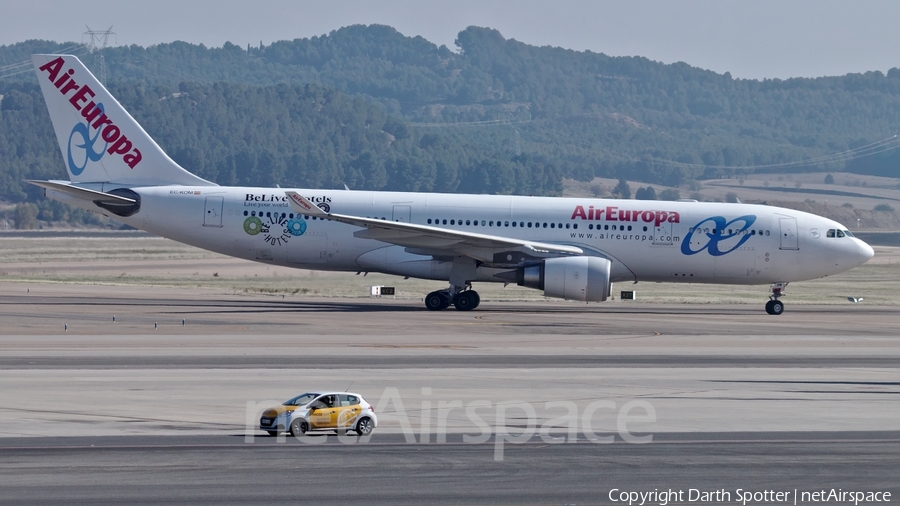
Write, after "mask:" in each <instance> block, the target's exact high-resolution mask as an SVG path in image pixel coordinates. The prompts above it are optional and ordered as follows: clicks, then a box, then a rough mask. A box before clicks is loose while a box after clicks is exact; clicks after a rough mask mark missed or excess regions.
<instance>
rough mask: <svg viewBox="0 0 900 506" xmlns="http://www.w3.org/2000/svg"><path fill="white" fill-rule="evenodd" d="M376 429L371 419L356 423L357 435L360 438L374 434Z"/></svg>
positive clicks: (363, 419)
mask: <svg viewBox="0 0 900 506" xmlns="http://www.w3.org/2000/svg"><path fill="white" fill-rule="evenodd" d="M374 428H375V425H374V424H373V423H372V419H371V418H368V417H367V418H362V419H360V420H359V421H358V422H356V433H357V434H359V435H360V436H368V435H369V434H371V433H372V429H374Z"/></svg>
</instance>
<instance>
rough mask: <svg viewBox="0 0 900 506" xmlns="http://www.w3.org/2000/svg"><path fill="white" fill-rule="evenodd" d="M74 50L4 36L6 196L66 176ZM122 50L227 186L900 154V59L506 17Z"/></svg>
mask: <svg viewBox="0 0 900 506" xmlns="http://www.w3.org/2000/svg"><path fill="white" fill-rule="evenodd" d="M60 51H67V52H74V53H75V54H79V55H80V56H81V58H82V59H83V61H84V62H85V63H86V64H87V65H88V66H89V67H90V68H92V70H95V71H96V70H97V68H98V61H97V59H96V57H95V55H93V54H91V53H89V52H88V51H87V50H86V48H84V47H83V46H79V45H76V44H72V43H61V44H60V43H54V42H47V41H27V42H23V43H20V44H16V45H12V46H2V47H0V95H3V99H2V102H0V199H2V200H6V201H8V202H18V201H21V200H23V199H28V200H36V197H37V192H36V191H33V190H31V189H28V188H25V187H23V185H22V183H21V181H22V180H23V179H26V178H63V177H64V172H63V164H62V160H61V156H60V154H59V150H58V148H57V146H56V143H55V141H54V138H53V135H52V130H51V127H50V124H49V118H48V116H47V113H46V110H45V108H44V104H43V100H42V98H41V97H40V93H39V91H38V87H37V81H36V77H35V75H34V73H33V71H29V69H28V68H27V66H23V65H19V64H21V62H24V61H26V60H28V58H29V55H30V54H32V53H37V52H60ZM104 57H105V61H106V65H107V67H108V85H109V87H110V89H111V91H112V92H113V93H114V94H115V95H116V96H117V97H118V98H119V100H120V101H121V102H122V103H123V104H124V105H125V107H127V108H128V109H129V110H130V111H131V112H132V113H133V114H134V115H135V117H136V118H137V119H138V121H140V122H141V123H142V124H143V125H144V126H145V128H146V129H147V130H148V132H149V133H150V134H151V135H153V136H154V137H155V138H156V139H157V141H158V142H159V143H160V144H161V145H162V146H163V148H164V149H166V150H167V151H168V152H169V153H170V154H171V155H172V156H173V158H175V159H176V160H177V161H178V162H179V163H181V164H182V165H184V166H185V167H186V168H188V169H189V170H191V171H194V172H196V173H198V174H199V175H201V176H203V177H206V178H210V179H212V180H215V181H216V182H218V183H221V184H253V185H273V184H276V183H277V184H280V185H282V186H286V185H290V186H294V185H298V186H321V187H340V186H341V185H342V184H344V183H346V184H348V185H349V186H351V187H353V188H368V189H390V190H418V191H428V190H434V191H451V192H454V191H458V192H462V191H465V192H478V193H524V194H548V195H554V194H558V193H559V192H560V191H561V181H562V178H563V177H569V178H573V179H576V180H581V181H587V180H590V179H592V178H594V177H613V178H622V177H624V178H627V179H629V180H639V181H646V182H651V183H657V184H664V185H667V186H679V185H683V184H686V183H688V182H689V181H690V180H692V179H695V178H706V179H708V178H718V177H728V176H732V175H736V176H746V175H747V174H749V173H753V172H803V171H832V172H840V171H853V172H857V173H863V174H873V175H881V176H890V177H896V176H897V175H898V167H900V150H891V149H889V148H892V147H895V146H897V145H900V143H898V141H897V139H895V138H892V136H893V135H895V134H897V133H900V69H896V68H895V69H891V70H890V71H889V72H888V73H887V75H884V74H882V73H880V72H869V73H866V74H851V75H846V76H840V77H827V78H818V79H789V80H764V81H757V80H740V79H732V78H731V76H730V75H728V74H724V75H721V74H716V73H714V72H710V71H706V70H702V69H698V68H695V67H691V66H689V65H687V64H685V63H676V64H671V65H665V64H661V63H658V62H654V61H651V60H648V59H646V58H640V57H610V56H606V55H604V54H600V53H592V52H589V51H586V52H578V51H570V50H565V49H560V48H553V47H535V46H529V45H527V44H524V43H521V42H518V41H515V40H511V39H505V38H504V37H503V36H502V35H501V34H500V33H499V32H497V31H496V30H491V29H487V28H477V27H470V28H467V29H466V30H463V31H462V32H460V33H459V35H458V39H457V47H456V48H454V49H453V50H451V49H449V48H447V47H445V46H441V47H438V46H436V45H434V44H432V43H430V42H428V41H427V40H425V39H423V38H421V37H406V36H404V35H402V34H400V33H399V32H397V31H396V30H394V29H393V28H390V27H386V26H378V25H373V26H351V27H347V28H342V29H340V30H336V31H334V32H332V33H330V34H328V35H327V36H322V37H313V38H309V39H296V40H293V41H281V42H276V43H273V44H271V45H269V46H259V47H238V46H235V45H233V44H226V45H225V46H224V47H221V48H207V47H205V46H203V45H192V44H187V43H183V42H174V43H171V44H161V45H157V46H151V47H147V48H143V47H138V46H123V47H111V48H107V49H106V50H105V51H104ZM866 146H869V147H866ZM855 149H858V150H859V151H853V150H855ZM846 151H850V153H849V154H847V155H845V156H834V154H835V153H840V152H846ZM870 153H874V154H873V155H871V156H862V157H858V155H863V154H870ZM823 157H824V158H823ZM803 160H812V161H810V162H807V163H800V164H796V165H791V163H795V162H800V161H803ZM816 160H819V161H818V162H816ZM785 164H788V165H785ZM766 165H770V166H771V167H761V168H759V166H766ZM741 167H757V168H741ZM41 205H47V204H41Z"/></svg>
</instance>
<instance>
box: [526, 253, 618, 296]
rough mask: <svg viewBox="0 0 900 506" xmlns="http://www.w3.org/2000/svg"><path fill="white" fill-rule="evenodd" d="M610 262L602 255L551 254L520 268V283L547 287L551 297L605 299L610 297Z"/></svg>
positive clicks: (542, 287)
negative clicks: (567, 255) (535, 262)
mask: <svg viewBox="0 0 900 506" xmlns="http://www.w3.org/2000/svg"><path fill="white" fill-rule="evenodd" d="M610 265H611V263H610V261H609V260H607V259H605V258H600V257H588V256H582V257H569V258H549V259H547V260H544V261H542V262H541V263H539V264H535V265H529V266H525V267H520V268H519V269H517V270H516V283H517V284H518V285H519V286H526V287H528V288H537V289H538V290H543V291H544V295H546V296H547V297H558V298H560V299H566V300H583V301H592V302H602V301H604V300H606V299H607V298H608V297H609V291H610V285H609V271H610Z"/></svg>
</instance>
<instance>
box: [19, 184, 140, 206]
mask: <svg viewBox="0 0 900 506" xmlns="http://www.w3.org/2000/svg"><path fill="white" fill-rule="evenodd" d="M25 182H26V183H30V184H33V185H35V186H40V187H41V188H46V189H48V190H56V191H58V192H60V193H65V194H66V195H68V196H70V197H72V198H75V199H78V200H89V201H91V202H93V201H95V200H103V201H107V202H119V203H122V204H134V203H135V202H136V200H135V199H133V198H128V197H121V196H119V195H113V194H112V193H104V192H98V191H96V190H88V189H87V188H79V187H77V186H72V185H71V184H67V183H60V182H56V181H35V180H26V181H25Z"/></svg>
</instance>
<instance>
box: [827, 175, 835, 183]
mask: <svg viewBox="0 0 900 506" xmlns="http://www.w3.org/2000/svg"><path fill="white" fill-rule="evenodd" d="M825 184H834V176H832V175H831V174H828V175H827V176H825Z"/></svg>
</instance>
